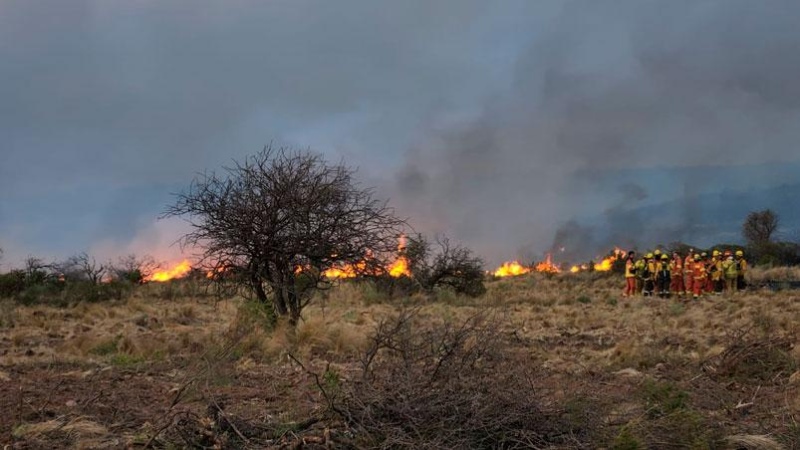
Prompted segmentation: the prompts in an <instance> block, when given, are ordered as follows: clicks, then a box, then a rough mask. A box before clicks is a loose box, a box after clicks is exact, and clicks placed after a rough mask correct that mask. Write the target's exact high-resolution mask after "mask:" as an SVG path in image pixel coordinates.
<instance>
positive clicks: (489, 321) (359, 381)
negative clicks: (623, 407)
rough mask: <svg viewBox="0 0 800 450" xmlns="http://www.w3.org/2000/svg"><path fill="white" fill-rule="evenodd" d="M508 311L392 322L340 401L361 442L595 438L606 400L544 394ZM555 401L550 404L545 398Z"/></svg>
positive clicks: (404, 316) (518, 443)
mask: <svg viewBox="0 0 800 450" xmlns="http://www.w3.org/2000/svg"><path fill="white" fill-rule="evenodd" d="M501 321H502V317H500V316H499V315H498V314H496V313H493V312H482V313H479V314H476V315H473V316H470V317H468V318H466V319H463V320H460V321H458V320H450V321H446V320H442V319H437V318H435V317H422V316H421V315H420V314H419V313H418V312H417V311H414V310H410V311H409V310H406V311H402V312H401V313H399V314H398V315H397V316H396V317H393V318H391V319H389V320H385V321H382V322H381V323H380V324H379V325H378V326H377V328H376V330H375V332H374V333H373V334H372V336H371V337H370V338H369V341H368V345H367V348H366V351H365V352H364V354H363V355H362V358H361V369H362V370H361V374H360V377H356V379H355V380H354V381H353V382H352V383H348V384H347V385H345V386H344V392H343V395H342V396H341V400H340V401H339V402H338V404H337V405H335V407H334V410H335V411H337V412H338V413H339V414H340V415H341V416H342V418H343V419H345V420H346V421H347V422H348V423H349V426H350V427H352V428H353V429H354V430H355V431H356V436H357V442H355V443H354V444H355V446H356V447H370V448H398V447H407V446H409V445H413V446H414V447H416V448H531V447H543V448H544V447H548V446H553V445H565V444H567V443H569V444H570V445H574V444H576V443H581V442H584V443H588V442H590V441H591V439H592V436H593V435H592V433H594V432H596V430H598V429H600V428H601V425H600V423H599V422H598V421H597V420H596V419H597V417H596V416H595V415H594V414H590V413H589V412H590V411H596V410H598V408H594V407H588V408H581V409H580V413H578V412H576V411H577V410H576V408H575V407H574V405H573V407H572V408H567V407H566V406H562V407H556V406H554V405H553V404H552V402H550V403H547V402H544V401H541V400H540V399H539V398H538V397H537V392H538V390H537V389H536V388H535V387H534V385H533V384H534V380H535V379H536V376H535V374H533V373H531V372H530V369H526V368H525V366H526V365H525V364H520V361H519V359H517V358H519V357H520V356H519V354H517V353H515V349H514V344H513V343H512V342H511V341H510V340H508V339H507V338H505V337H504V336H505V334H504V333H502V332H500V330H499V325H500V323H501ZM545 405H546V406H545Z"/></svg>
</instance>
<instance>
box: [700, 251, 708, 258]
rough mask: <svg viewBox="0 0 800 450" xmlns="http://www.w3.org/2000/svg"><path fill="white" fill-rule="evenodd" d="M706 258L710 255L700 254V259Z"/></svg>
mask: <svg viewBox="0 0 800 450" xmlns="http://www.w3.org/2000/svg"><path fill="white" fill-rule="evenodd" d="M706 256H708V253H706V252H703V253H700V257H701V258H705V257H706Z"/></svg>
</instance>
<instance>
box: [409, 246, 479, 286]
mask: <svg viewBox="0 0 800 450" xmlns="http://www.w3.org/2000/svg"><path fill="white" fill-rule="evenodd" d="M436 245H437V246H438V251H437V252H436V253H435V254H434V253H433V252H432V248H431V247H432V246H431V244H430V243H429V242H428V241H427V240H426V239H425V237H424V236H422V235H417V236H416V237H414V238H412V239H410V241H409V244H408V248H407V249H406V256H407V258H408V260H409V270H410V271H411V274H412V276H413V278H414V279H415V280H416V281H417V282H419V283H420V285H421V286H422V287H423V288H424V289H425V290H428V291H431V290H433V289H435V288H437V287H447V288H450V289H453V290H454V291H455V292H457V293H462V294H467V295H470V296H479V295H482V294H483V293H484V292H486V288H485V286H484V285H483V261H482V260H481V259H480V258H479V257H477V256H475V254H474V253H472V250H470V249H469V248H467V247H463V246H461V245H454V244H451V243H450V239H448V238H447V237H445V236H440V237H437V238H436Z"/></svg>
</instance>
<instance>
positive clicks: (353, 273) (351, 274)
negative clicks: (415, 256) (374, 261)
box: [322, 235, 411, 278]
mask: <svg viewBox="0 0 800 450" xmlns="http://www.w3.org/2000/svg"><path fill="white" fill-rule="evenodd" d="M405 250H406V237H405V236H402V235H401V236H400V238H399V239H398V242H397V255H398V256H397V259H395V261H394V262H393V263H392V264H390V265H389V267H388V272H389V276H392V277H394V278H400V277H403V276H405V277H410V276H411V271H410V270H409V268H408V258H406V256H405ZM366 268H367V262H366V261H360V262H358V263H356V264H347V265H344V266H341V267H332V268H330V269H328V270H326V271H324V272H322V274H323V275H324V276H325V277H327V278H355V277H357V276H358V275H360V274H363V273H365V272H366ZM380 273H385V272H383V270H379V271H377V273H376V274H380Z"/></svg>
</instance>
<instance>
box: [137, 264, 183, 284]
mask: <svg viewBox="0 0 800 450" xmlns="http://www.w3.org/2000/svg"><path fill="white" fill-rule="evenodd" d="M191 270H192V265H191V264H190V263H189V260H188V259H184V260H183V261H181V262H180V263H178V264H177V265H175V266H174V267H172V268H171V269H167V270H162V271H158V272H155V273H153V274H151V275H149V276H147V277H145V279H144V281H158V282H164V281H169V280H174V279H176V278H183V277H185V276H186V275H188V274H189V272H190V271H191Z"/></svg>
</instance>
